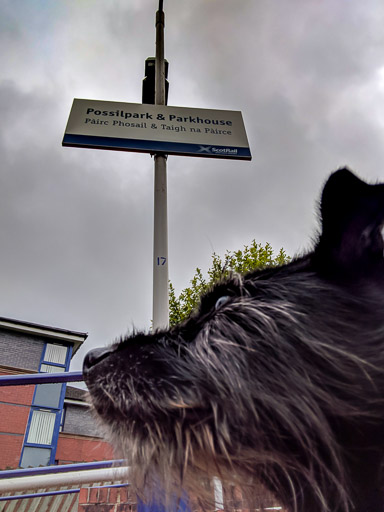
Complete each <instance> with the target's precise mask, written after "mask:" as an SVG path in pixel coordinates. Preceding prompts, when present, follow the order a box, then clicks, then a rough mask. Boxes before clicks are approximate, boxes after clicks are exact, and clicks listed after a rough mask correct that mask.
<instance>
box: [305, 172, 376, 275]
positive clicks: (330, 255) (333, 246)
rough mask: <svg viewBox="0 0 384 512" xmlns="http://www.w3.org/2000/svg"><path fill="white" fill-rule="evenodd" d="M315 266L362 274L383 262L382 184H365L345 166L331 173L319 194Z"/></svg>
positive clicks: (333, 270) (369, 271) (373, 269)
mask: <svg viewBox="0 0 384 512" xmlns="http://www.w3.org/2000/svg"><path fill="white" fill-rule="evenodd" d="M321 220H322V233H321V235H320V238H319V243H318V245H317V247H316V249H315V252H314V259H313V261H314V264H315V267H316V269H317V270H321V271H324V272H326V273H327V274H333V275H335V276H337V275H339V276H340V277H342V276H343V275H345V276H347V275H351V274H353V275H363V274H366V273H371V272H372V271H375V270H377V266H378V265H379V266H382V265H383V261H384V258H383V250H384V243H383V237H382V233H381V229H382V226H383V222H384V185H383V184H380V185H368V184H367V183H365V182H364V181H362V180H360V179H359V178H358V177H357V176H355V175H354V174H353V173H352V172H350V171H349V170H348V169H340V170H338V171H336V172H335V173H333V174H332V175H331V176H330V178H329V179H328V181H327V183H326V184H325V187H324V190H323V194H322V198H321Z"/></svg>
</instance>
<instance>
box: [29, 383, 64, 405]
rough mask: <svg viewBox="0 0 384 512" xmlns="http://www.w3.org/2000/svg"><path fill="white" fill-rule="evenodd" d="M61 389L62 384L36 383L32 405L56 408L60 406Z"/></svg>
mask: <svg viewBox="0 0 384 512" xmlns="http://www.w3.org/2000/svg"><path fill="white" fill-rule="evenodd" d="M62 389H63V385H62V384H59V383H58V384H38V385H37V386H36V389H35V396H34V399H33V405H40V406H43V407H53V408H54V409H58V408H59V406H60V397H61V392H62Z"/></svg>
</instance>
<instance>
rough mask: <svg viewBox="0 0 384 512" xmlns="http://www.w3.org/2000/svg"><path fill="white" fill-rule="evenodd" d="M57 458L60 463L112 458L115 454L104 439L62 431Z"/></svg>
mask: <svg viewBox="0 0 384 512" xmlns="http://www.w3.org/2000/svg"><path fill="white" fill-rule="evenodd" d="M55 458H56V460H57V461H58V463H59V464H72V463H76V462H93V461H95V460H112V459H113V458H114V455H113V450H112V448H111V446H110V445H109V444H108V443H107V442H106V441H103V440H102V439H97V438H94V437H86V436H78V435H74V434H66V433H64V432H61V433H60V434H59V441H58V443H57V451H56V457H55Z"/></svg>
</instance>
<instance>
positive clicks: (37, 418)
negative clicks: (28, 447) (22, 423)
mask: <svg viewBox="0 0 384 512" xmlns="http://www.w3.org/2000/svg"><path fill="white" fill-rule="evenodd" d="M55 421H56V413H54V412H51V411H42V410H34V411H33V412H32V418H31V424H30V427H29V432H28V438H27V443H31V444H47V445H51V444H52V437H53V431H54V428H55Z"/></svg>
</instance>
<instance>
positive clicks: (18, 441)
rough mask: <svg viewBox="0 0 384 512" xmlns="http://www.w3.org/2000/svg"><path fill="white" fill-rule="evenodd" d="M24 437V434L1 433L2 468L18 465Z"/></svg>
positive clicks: (0, 452) (0, 458) (0, 454)
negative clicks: (10, 434)
mask: <svg viewBox="0 0 384 512" xmlns="http://www.w3.org/2000/svg"><path fill="white" fill-rule="evenodd" d="M0 413H1V411H0ZM23 439H24V436H9V435H6V434H1V435H0V470H1V469H14V468H17V467H18V465H19V461H20V454H21V448H22V446H23Z"/></svg>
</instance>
